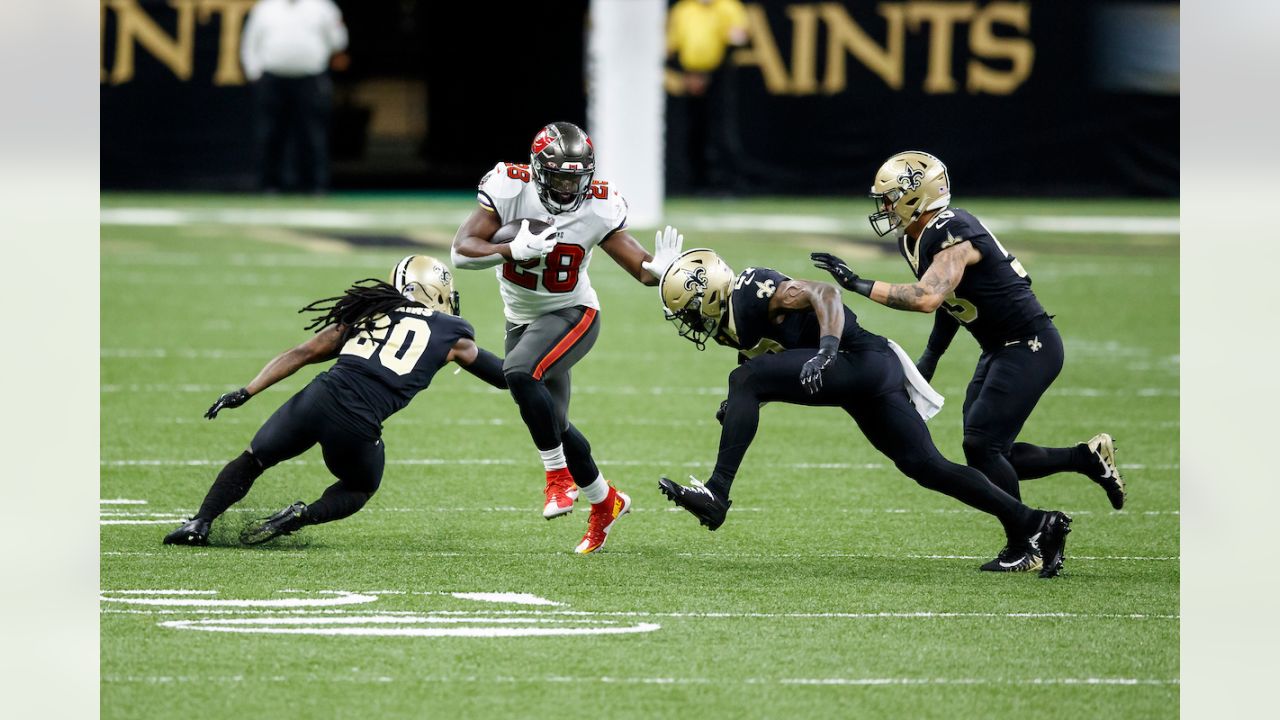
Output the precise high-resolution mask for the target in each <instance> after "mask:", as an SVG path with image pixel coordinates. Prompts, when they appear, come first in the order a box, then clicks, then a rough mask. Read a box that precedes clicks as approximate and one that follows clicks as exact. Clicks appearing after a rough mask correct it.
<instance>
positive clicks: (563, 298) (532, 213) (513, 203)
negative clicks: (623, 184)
mask: <svg viewBox="0 0 1280 720" xmlns="http://www.w3.org/2000/svg"><path fill="white" fill-rule="evenodd" d="M479 200H480V204H481V205H482V206H483V207H485V208H487V209H489V210H492V211H493V212H494V213H495V214H496V215H497V216H498V222H499V223H502V224H504V225H505V224H506V223H509V222H511V221H512V220H520V219H524V218H529V219H534V220H542V221H543V222H546V223H549V224H551V225H552V226H554V227H555V231H554V233H555V234H554V240H555V247H553V248H552V249H551V251H550V252H548V253H547V254H546V256H545V257H544V258H542V259H541V260H528V261H525V262H523V263H516V262H506V263H503V264H502V265H499V266H498V267H497V274H498V289H499V291H500V292H501V293H502V303H503V306H504V308H503V310H504V313H505V314H506V317H507V322H510V323H512V324H514V325H527V324H529V323H531V322H533V321H534V320H535V319H537V318H538V317H540V316H542V315H545V314H547V313H550V312H555V311H556V310H563V309H565V308H570V307H575V306H578V305H585V306H587V307H591V308H595V309H596V310H599V309H600V301H599V300H598V299H597V298H596V291H595V290H594V289H592V287H591V279H590V278H588V277H587V266H588V265H590V264H591V251H592V249H594V248H595V246H597V245H599V244H600V243H601V242H603V241H604V240H605V239H606V238H608V237H609V236H610V235H612V234H613V233H615V232H618V231H619V230H622V229H624V228H626V226H627V202H626V200H623V199H622V196H620V195H618V193H617V192H616V191H614V190H613V189H611V188H610V187H609V183H607V182H605V181H602V180H596V181H593V182H592V183H591V194H590V195H589V196H587V199H586V200H585V201H583V203H582V205H580V206H578V209H577V210H574V211H572V212H565V213H560V214H558V215H553V214H551V213H549V212H547V209H546V208H545V207H544V206H543V205H542V201H541V200H539V199H538V190H537V188H536V187H535V186H534V183H533V175H532V171H530V169H529V166H528V165H518V164H515V163H498V164H497V165H495V166H494V168H493V169H492V170H490V171H489V174H487V175H485V176H484V178H483V179H482V180H480V190H479Z"/></svg>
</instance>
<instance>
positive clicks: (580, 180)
mask: <svg viewBox="0 0 1280 720" xmlns="http://www.w3.org/2000/svg"><path fill="white" fill-rule="evenodd" d="M529 167H530V169H531V170H532V171H533V185H534V187H535V188H536V189H537V191H538V199H539V200H541V201H542V206H543V207H545V208H546V209H547V212H549V213H551V214H553V215H558V214H560V213H565V212H573V211H574V210H577V209H578V208H579V207H582V203H583V202H585V201H586V199H587V197H588V196H589V195H590V194H591V179H592V177H593V176H594V175H595V171H596V153H595V148H594V147H592V145H591V138H589V137H587V134H586V133H585V132H583V130H582V128H580V127H578V126H577V125H574V124H573V123H567V122H555V123H551V124H550V125H547V126H546V127H544V128H542V129H541V130H539V131H538V134H537V135H535V136H534V138H533V146H532V147H531V148H530V150H529Z"/></svg>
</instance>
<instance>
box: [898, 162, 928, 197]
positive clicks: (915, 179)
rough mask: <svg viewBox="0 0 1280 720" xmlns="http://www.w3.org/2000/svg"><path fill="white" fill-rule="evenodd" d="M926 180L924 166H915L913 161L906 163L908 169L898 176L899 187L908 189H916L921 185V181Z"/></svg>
mask: <svg viewBox="0 0 1280 720" xmlns="http://www.w3.org/2000/svg"><path fill="white" fill-rule="evenodd" d="M923 180H924V168H913V167H911V163H909V162H908V163H906V169H905V170H903V171H902V174H901V175H899V176H898V187H900V188H902V189H903V190H904V191H906V190H916V189H918V188H919V187H920V183H921V182H922V181H923Z"/></svg>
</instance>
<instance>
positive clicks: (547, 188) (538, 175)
mask: <svg viewBox="0 0 1280 720" xmlns="http://www.w3.org/2000/svg"><path fill="white" fill-rule="evenodd" d="M565 164H566V165H581V163H565ZM529 165H530V167H531V168H532V170H533V182H534V184H535V185H536V186H537V189H538V199H539V200H541V201H542V205H543V207H545V208H546V209H547V212H550V213H551V214H553V215H558V214H560V213H565V212H573V211H574V210H577V209H578V208H579V207H581V206H582V203H583V202H584V201H586V199H587V195H589V194H590V193H591V178H592V176H593V175H595V170H594V168H593V169H589V170H576V169H575V170H568V169H566V170H552V169H550V167H549V163H543V162H542V161H541V160H539V158H538V156H537V155H533V156H531V157H530V159H529Z"/></svg>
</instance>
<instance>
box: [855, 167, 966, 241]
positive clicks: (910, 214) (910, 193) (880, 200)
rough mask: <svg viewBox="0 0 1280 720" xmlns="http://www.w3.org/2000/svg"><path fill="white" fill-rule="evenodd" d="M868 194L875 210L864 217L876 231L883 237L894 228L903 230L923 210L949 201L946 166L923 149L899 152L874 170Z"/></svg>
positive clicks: (941, 206)
mask: <svg viewBox="0 0 1280 720" xmlns="http://www.w3.org/2000/svg"><path fill="white" fill-rule="evenodd" d="M870 196H871V199H872V200H873V201H874V202H875V204H876V211H875V212H874V213H872V214H871V215H868V216H867V219H868V220H869V221H871V228H872V229H873V230H875V232H876V235H879V236H881V237H883V236H885V235H888V234H889V233H891V232H893V231H894V230H905V229H906V228H907V227H909V226H910V225H911V223H914V222H915V221H916V220H917V219H919V218H920V216H922V215H924V214H925V213H927V212H930V211H933V210H941V209H943V208H946V207H947V205H949V204H950V202H951V182H950V178H949V176H948V174H947V166H946V165H944V164H943V163H942V161H941V160H939V159H938V158H936V157H934V156H933V155H930V154H929V153H926V152H921V151H919V150H908V151H906V152H900V153H898V154H897V155H894V156H893V157H891V158H889V159H888V160H886V161H885V162H884V164H883V165H881V166H880V169H879V170H877V171H876V178H875V182H873V183H872V185H871V193H870Z"/></svg>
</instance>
